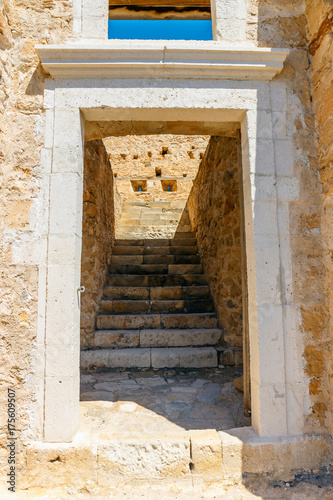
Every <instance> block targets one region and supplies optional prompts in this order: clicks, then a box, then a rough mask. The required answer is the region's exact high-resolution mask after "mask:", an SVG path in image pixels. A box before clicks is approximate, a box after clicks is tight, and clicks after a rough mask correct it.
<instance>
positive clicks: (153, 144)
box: [104, 134, 209, 202]
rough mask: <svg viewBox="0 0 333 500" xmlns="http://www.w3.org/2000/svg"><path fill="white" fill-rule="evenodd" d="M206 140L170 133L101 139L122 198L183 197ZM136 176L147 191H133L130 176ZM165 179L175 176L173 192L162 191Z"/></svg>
mask: <svg viewBox="0 0 333 500" xmlns="http://www.w3.org/2000/svg"><path fill="white" fill-rule="evenodd" d="M208 141H209V137H208V136H193V135H188V136H186V135H170V134H161V135H140V136H136V135H132V136H124V137H108V138H106V139H104V144H105V147H106V149H107V151H108V155H109V158H110V161H111V163H112V169H113V172H114V175H115V177H116V179H115V182H116V185H117V188H118V191H119V193H120V195H121V197H122V200H123V201H148V202H149V201H170V199H171V197H172V200H174V201H175V200H184V201H185V200H186V199H187V197H188V195H189V192H190V190H191V187H192V182H193V179H194V178H195V176H196V174H197V171H198V168H199V165H200V162H201V159H202V157H203V154H204V152H205V149H206V147H207V144H208ZM156 169H157V170H158V171H159V174H158V175H156ZM139 179H144V180H146V181H147V191H146V192H135V191H133V189H132V185H131V180H134V181H135V180H139ZM166 179H168V180H176V182H177V191H176V192H173V193H169V192H165V191H163V189H162V186H161V180H166ZM170 195H171V196H170Z"/></svg>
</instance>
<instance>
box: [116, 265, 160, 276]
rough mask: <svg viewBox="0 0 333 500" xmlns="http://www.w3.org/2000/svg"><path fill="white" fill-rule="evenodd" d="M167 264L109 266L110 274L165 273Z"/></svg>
mask: <svg viewBox="0 0 333 500" xmlns="http://www.w3.org/2000/svg"><path fill="white" fill-rule="evenodd" d="M168 267H169V266H168V264H141V265H132V266H131V265H115V264H112V265H110V266H109V273H110V274H167V273H168Z"/></svg>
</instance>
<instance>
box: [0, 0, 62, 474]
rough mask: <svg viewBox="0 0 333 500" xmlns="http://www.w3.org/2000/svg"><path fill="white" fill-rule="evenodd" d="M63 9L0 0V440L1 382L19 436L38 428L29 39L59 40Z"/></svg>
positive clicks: (38, 132)
mask: <svg viewBox="0 0 333 500" xmlns="http://www.w3.org/2000/svg"><path fill="white" fill-rule="evenodd" d="M71 17H72V13H71V2H70V1H68V0H57V1H54V2H45V1H44V0H28V1H21V0H3V1H0V49H1V57H0V74H1V79H0V184H1V191H0V193H1V194H0V213H1V217H0V249H1V261H0V275H1V285H0V294H1V297H0V318H1V319H0V325H1V326H0V331H1V333H0V335H1V342H0V351H1V360H2V362H1V366H2V370H1V391H0V406H1V409H0V436H1V446H5V441H4V438H5V436H6V434H5V428H6V421H7V415H6V404H5V402H6V400H7V389H8V387H9V388H10V387H13V388H15V389H16V394H17V427H18V428H19V429H20V439H25V438H36V437H40V435H41V431H42V416H43V412H42V408H41V407H40V406H39V405H40V404H41V403H40V402H41V395H42V392H43V388H42V385H41V384H42V382H43V376H44V372H43V370H44V368H43V367H44V364H43V363H44V354H43V352H42V350H39V349H38V343H37V322H38V315H39V312H38V303H37V300H38V291H39V287H40V286H41V282H42V281H43V271H42V269H41V267H40V262H41V260H42V259H43V252H44V251H45V248H46V236H47V219H48V214H47V205H46V199H48V183H47V179H46V177H47V176H45V177H43V175H44V171H43V168H42V167H41V161H40V150H41V147H42V145H43V140H44V116H45V114H44V109H43V91H44V73H43V70H42V69H41V66H40V64H39V58H38V56H37V54H36V52H35V50H34V45H35V44H36V43H53V42H54V43H55V42H57V43H61V42H63V41H65V40H66V39H67V38H68V37H69V36H71V35H72V33H71V26H72V24H71V23H72V21H71ZM2 455H4V456H6V455H7V451H6V450H5V448H1V456H2ZM2 464H5V461H4V460H3V461H2ZM5 477H6V476H5V474H2V478H5Z"/></svg>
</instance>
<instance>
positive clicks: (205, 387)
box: [81, 367, 251, 434]
mask: <svg viewBox="0 0 333 500" xmlns="http://www.w3.org/2000/svg"><path fill="white" fill-rule="evenodd" d="M241 374H242V369H241V368H240V367H232V368H223V369H219V370H216V369H206V370H203V369H201V370H191V371H175V370H155V371H153V370H146V371H136V372H135V371H118V372H104V373H94V374H82V375H81V401H83V402H88V401H89V402H90V403H89V404H88V403H86V404H83V406H85V410H86V411H85V412H84V420H85V421H86V425H88V426H90V425H95V426H98V427H100V429H101V430H102V427H104V426H105V425H108V424H110V425H111V427H116V428H117V432H118V433H121V431H123V432H124V433H125V434H127V433H128V432H130V429H131V428H132V426H134V427H136V430H138V429H139V428H140V427H141V428H142V431H143V432H145V434H147V432H148V433H149V432H153V429H158V431H159V432H166V433H168V432H169V431H171V432H175V431H176V430H177V428H178V429H179V430H191V429H216V430H217V431H220V430H226V429H231V428H234V427H244V426H247V425H251V419H250V418H249V417H245V416H244V414H243V394H242V393H241V392H240V391H238V390H237V389H235V387H234V385H233V382H232V381H233V380H234V379H235V378H236V377H238V376H240V375H241ZM93 402H96V406H94V403H93ZM97 402H98V403H97ZM103 402H105V404H103ZM112 403H113V404H112ZM124 414H126V418H124ZM129 420H130V421H131V422H130V421H129ZM89 422H90V423H89ZM104 431H105V429H104Z"/></svg>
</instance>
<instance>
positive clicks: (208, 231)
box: [188, 137, 243, 346]
mask: <svg viewBox="0 0 333 500" xmlns="http://www.w3.org/2000/svg"><path fill="white" fill-rule="evenodd" d="M188 211H189V215H190V219H191V223H192V227H193V229H194V230H195V232H196V237H197V242H198V249H199V253H200V256H201V262H202V264H203V267H204V270H205V273H206V276H207V279H208V282H209V285H210V290H211V293H212V296H213V299H214V303H215V307H216V310H217V314H218V318H219V323H220V327H221V328H222V329H223V331H224V340H225V341H226V342H228V343H229V344H230V345H232V346H241V345H242V335H243V332H242V276H241V246H240V208H239V173H238V155H237V139H234V138H229V137H212V138H211V140H210V142H209V145H208V148H207V151H206V153H205V155H204V157H203V160H202V162H201V165H200V168H199V172H198V175H197V177H196V179H195V181H194V183H193V188H192V191H191V193H190V196H189V199H188Z"/></svg>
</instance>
